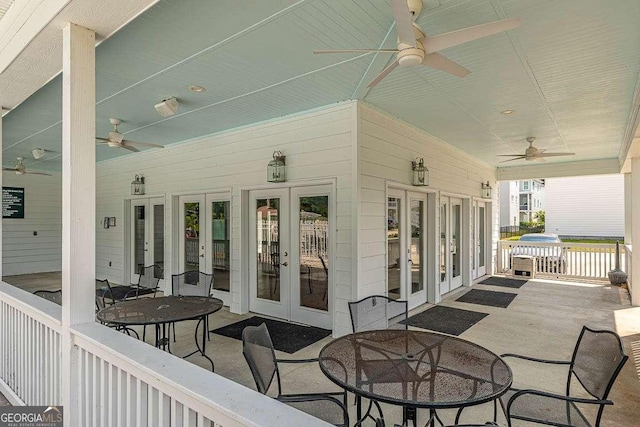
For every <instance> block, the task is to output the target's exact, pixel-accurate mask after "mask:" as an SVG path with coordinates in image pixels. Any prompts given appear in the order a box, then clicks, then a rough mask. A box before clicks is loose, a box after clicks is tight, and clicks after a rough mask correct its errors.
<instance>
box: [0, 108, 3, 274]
mask: <svg viewBox="0 0 640 427" xmlns="http://www.w3.org/2000/svg"><path fill="white" fill-rule="evenodd" d="M3 114H4V108H2V106H0V165H1V164H2V115H3ZM0 190H2V173H1V172H0ZM1 194H2V193H0V197H1ZM2 263H3V258H2V217H0V281H2Z"/></svg>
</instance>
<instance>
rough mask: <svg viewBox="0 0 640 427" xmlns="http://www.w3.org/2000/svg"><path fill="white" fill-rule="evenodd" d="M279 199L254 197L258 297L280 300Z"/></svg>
mask: <svg viewBox="0 0 640 427" xmlns="http://www.w3.org/2000/svg"><path fill="white" fill-rule="evenodd" d="M279 208H280V199H256V210H257V212H256V228H257V230H256V231H257V232H256V240H257V241H256V250H257V252H258V253H257V260H258V262H257V271H256V278H257V287H258V289H257V295H258V298H262V299H268V300H271V301H280V239H279V237H278V230H279V228H280V219H279V217H278V209H279Z"/></svg>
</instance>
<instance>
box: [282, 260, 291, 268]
mask: <svg viewBox="0 0 640 427" xmlns="http://www.w3.org/2000/svg"><path fill="white" fill-rule="evenodd" d="M281 265H282V266H284V267H286V266H288V265H289V263H288V262H287V261H285V262H283V263H282V264H281Z"/></svg>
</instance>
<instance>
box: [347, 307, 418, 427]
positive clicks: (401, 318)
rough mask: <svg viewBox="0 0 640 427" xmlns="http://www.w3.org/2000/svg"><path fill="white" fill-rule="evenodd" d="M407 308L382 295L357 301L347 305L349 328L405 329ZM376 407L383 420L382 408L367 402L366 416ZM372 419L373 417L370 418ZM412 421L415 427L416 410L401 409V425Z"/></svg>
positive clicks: (366, 329) (355, 330)
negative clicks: (372, 407)
mask: <svg viewBox="0 0 640 427" xmlns="http://www.w3.org/2000/svg"><path fill="white" fill-rule="evenodd" d="M408 313H409V306H408V303H407V301H401V300H394V299H392V298H389V297H386V296H384V295H371V296H368V297H365V298H362V299H361V300H359V301H355V302H350V303H349V314H350V315H351V327H352V328H353V332H364V331H372V330H376V329H407V324H406V322H405V321H406V320H407V318H408ZM372 404H374V405H376V408H377V409H378V413H379V414H380V419H382V420H384V415H383V414H382V408H380V405H379V404H378V402H375V401H369V407H368V409H367V412H366V413H367V414H368V413H370V411H371V405H372ZM371 418H373V417H371ZM409 420H411V421H413V425H414V427H415V426H416V410H415V408H412V407H407V406H405V407H403V408H402V424H403V425H407V422H408V421H409Z"/></svg>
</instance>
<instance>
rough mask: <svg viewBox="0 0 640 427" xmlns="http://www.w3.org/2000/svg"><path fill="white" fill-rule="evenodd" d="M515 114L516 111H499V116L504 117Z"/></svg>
mask: <svg viewBox="0 0 640 427" xmlns="http://www.w3.org/2000/svg"><path fill="white" fill-rule="evenodd" d="M515 112H516V110H504V111H500V114H504V115H505V116H508V115H509V114H513V113H515Z"/></svg>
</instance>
